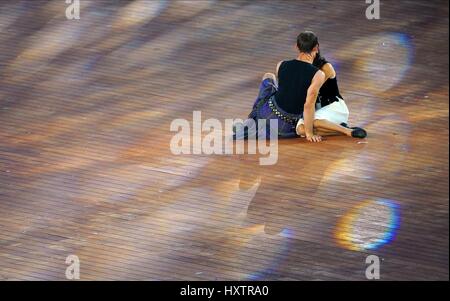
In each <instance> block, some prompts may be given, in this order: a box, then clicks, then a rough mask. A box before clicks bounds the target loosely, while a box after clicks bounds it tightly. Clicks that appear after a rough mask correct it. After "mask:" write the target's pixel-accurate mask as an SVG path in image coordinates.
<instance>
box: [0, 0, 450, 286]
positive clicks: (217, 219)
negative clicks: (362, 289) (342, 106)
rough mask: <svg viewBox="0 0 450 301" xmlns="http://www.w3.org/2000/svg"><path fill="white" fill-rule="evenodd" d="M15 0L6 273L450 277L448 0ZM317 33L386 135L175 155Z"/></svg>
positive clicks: (2, 73) (5, 10) (2, 72)
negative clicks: (181, 143)
mask: <svg viewBox="0 0 450 301" xmlns="http://www.w3.org/2000/svg"><path fill="white" fill-rule="evenodd" d="M81 2H82V10H81V20H78V21H76V20H75V21H69V20H66V18H65V3H64V1H34V0H33V1H31V0H30V1H14V0H10V1H1V2H0V279H2V280H65V279H66V278H65V270H66V267H67V266H68V265H67V264H66V263H65V260H66V257H67V256H68V255H71V254H73V255H76V256H78V257H79V259H80V262H81V279H82V280H119V279H123V280H365V279H366V278H365V269H366V267H367V264H366V263H365V259H366V257H367V256H368V255H372V254H373V255H377V256H379V257H380V258H381V260H382V261H381V280H448V279H449V276H448V271H449V266H448V254H449V250H448V246H449V240H448V235H449V219H448V213H449V208H448V204H449V188H448V175H449V172H448V167H449V162H448V157H449V139H448V138H449V131H448V125H449V123H448V122H449V119H448V118H449V116H448V115H449V106H448V105H449V102H448V100H449V86H448V85H449V73H448V70H449V55H448V53H449V49H448V47H449V46H448V25H449V22H448V2H447V1H381V3H382V5H381V19H380V20H367V19H366V17H365V10H366V6H367V5H366V4H365V1H362V0H361V1H282V2H276V1H270V2H269V1H248V2H244V1H220V2H219V1H190V2H158V1H140V0H135V1H100V0H99V1H97V0H96V1H84V0H83V1H81ZM304 29H311V30H313V31H315V32H316V33H317V34H318V36H319V38H320V46H321V50H322V52H323V53H324V54H325V56H326V57H327V58H328V59H329V60H330V61H331V62H333V63H334V64H335V66H336V68H337V72H338V77H339V81H340V87H341V92H342V94H343V96H344V97H345V99H346V101H347V104H348V106H349V109H350V112H351V116H350V123H351V124H352V125H353V124H354V125H360V126H364V127H365V128H366V129H367V130H368V132H369V138H368V139H365V140H354V139H351V138H346V137H334V138H328V139H326V141H325V142H323V143H321V144H310V143H307V142H305V141H304V140H302V139H294V140H284V141H279V148H278V151H279V153H278V156H279V157H278V163H277V164H276V165H273V166H261V165H259V161H258V159H259V158H260V156H257V155H228V156H225V155H213V156H211V155H174V154H172V152H171V150H170V148H169V144H170V140H171V138H172V136H173V135H174V134H175V133H174V132H170V124H171V122H172V120H174V119H177V118H185V119H187V120H192V114H193V111H194V110H199V111H201V112H202V118H203V119H204V120H205V119H207V118H217V119H219V120H225V119H226V118H245V117H246V115H247V114H248V111H249V108H250V106H251V105H252V102H253V100H254V99H255V96H256V94H257V92H258V85H259V80H260V78H261V77H262V75H263V74H264V73H265V72H268V71H273V69H274V67H275V65H276V63H277V62H278V61H280V60H282V59H287V58H293V57H294V56H295V51H294V49H293V44H294V42H295V37H296V35H297V34H298V33H299V32H300V31H302V30H304Z"/></svg>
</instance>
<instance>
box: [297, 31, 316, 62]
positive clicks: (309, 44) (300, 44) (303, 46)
mask: <svg viewBox="0 0 450 301" xmlns="http://www.w3.org/2000/svg"><path fill="white" fill-rule="evenodd" d="M297 48H298V50H299V51H300V52H302V53H307V54H310V55H312V56H313V58H314V57H315V56H316V54H317V53H318V52H319V40H318V39H317V36H316V35H315V34H314V32H312V31H304V32H302V33H300V34H299V35H298V37H297Z"/></svg>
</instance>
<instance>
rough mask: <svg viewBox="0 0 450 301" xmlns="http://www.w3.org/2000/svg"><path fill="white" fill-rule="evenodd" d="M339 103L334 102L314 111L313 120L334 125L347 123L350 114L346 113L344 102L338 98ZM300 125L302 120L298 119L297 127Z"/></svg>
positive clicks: (346, 108) (302, 122)
mask: <svg viewBox="0 0 450 301" xmlns="http://www.w3.org/2000/svg"><path fill="white" fill-rule="evenodd" d="M338 99H339V101H335V102H333V103H331V104H329V105H327V106H325V107H323V108H320V109H318V110H316V113H315V115H314V120H316V119H320V120H323V119H325V120H328V121H330V122H332V123H335V124H341V123H343V122H344V123H348V116H349V114H350V112H349V111H348V107H347V105H346V104H345V101H344V100H343V99H341V98H338ZM300 124H304V121H303V118H302V119H300V120H299V121H298V123H297V126H299V125H300Z"/></svg>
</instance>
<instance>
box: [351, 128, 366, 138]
mask: <svg viewBox="0 0 450 301" xmlns="http://www.w3.org/2000/svg"><path fill="white" fill-rule="evenodd" d="M351 129H352V130H353V131H352V137H353V138H366V137H367V132H366V131H365V130H364V129H362V128H359V127H353V128H351Z"/></svg>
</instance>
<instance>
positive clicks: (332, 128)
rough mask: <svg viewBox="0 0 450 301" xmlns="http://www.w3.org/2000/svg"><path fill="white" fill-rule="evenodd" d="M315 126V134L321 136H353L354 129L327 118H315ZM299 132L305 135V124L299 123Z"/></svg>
mask: <svg viewBox="0 0 450 301" xmlns="http://www.w3.org/2000/svg"><path fill="white" fill-rule="evenodd" d="M313 127H314V131H315V134H317V135H320V136H337V135H346V136H350V137H351V136H352V129H348V128H345V127H343V126H341V125H339V124H335V123H332V122H330V121H328V120H325V119H316V120H314V123H313ZM297 134H298V135H301V136H304V135H305V127H304V126H303V124H298V125H297Z"/></svg>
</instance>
